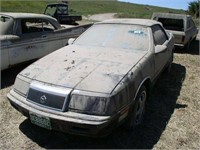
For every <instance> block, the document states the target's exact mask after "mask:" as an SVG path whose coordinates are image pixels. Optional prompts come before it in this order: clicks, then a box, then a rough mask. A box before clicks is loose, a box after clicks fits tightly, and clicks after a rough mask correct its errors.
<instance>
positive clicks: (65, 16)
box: [44, 3, 82, 25]
mask: <svg viewBox="0 0 200 150" xmlns="http://www.w3.org/2000/svg"><path fill="white" fill-rule="evenodd" d="M44 14H45V15H49V16H52V17H54V18H56V19H57V20H58V22H59V23H60V24H68V25H78V24H77V23H76V21H81V20H82V16H69V13H68V4H64V3H60V4H59V3H55V4H48V5H47V7H46V9H45V11H44Z"/></svg>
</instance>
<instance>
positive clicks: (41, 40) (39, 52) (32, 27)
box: [9, 18, 62, 65]
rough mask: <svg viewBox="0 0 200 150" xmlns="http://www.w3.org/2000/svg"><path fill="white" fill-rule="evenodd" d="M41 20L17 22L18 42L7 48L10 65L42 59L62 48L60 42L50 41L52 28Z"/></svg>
mask: <svg viewBox="0 0 200 150" xmlns="http://www.w3.org/2000/svg"><path fill="white" fill-rule="evenodd" d="M47 26H48V22H46V21H45V20H44V19H41V18H27V19H21V20H20V21H19V22H18V30H19V31H18V32H17V34H18V36H19V39H18V40H13V41H12V45H11V46H10V47H9V57H10V59H9V60H10V65H14V64H18V63H21V62H25V61H29V60H33V59H37V58H40V57H43V56H45V55H47V54H49V53H50V52H52V51H54V50H56V49H57V47H61V46H62V41H59V40H55V39H50V38H49V34H50V33H52V32H54V30H55V27H54V26H48V27H47Z"/></svg>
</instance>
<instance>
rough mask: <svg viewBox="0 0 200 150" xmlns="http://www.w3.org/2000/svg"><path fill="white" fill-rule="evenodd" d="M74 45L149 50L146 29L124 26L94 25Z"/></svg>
mask: <svg viewBox="0 0 200 150" xmlns="http://www.w3.org/2000/svg"><path fill="white" fill-rule="evenodd" d="M74 44H76V45H85V46H98V47H111V48H122V49H134V50H142V51H144V50H148V49H149V33H148V30H147V28H146V27H142V26H136V25H124V24H96V25H93V26H92V27H91V28H90V29H89V30H87V31H86V32H85V33H84V34H83V35H82V36H80V37H79V38H78V39H77V40H76V41H75V42H74Z"/></svg>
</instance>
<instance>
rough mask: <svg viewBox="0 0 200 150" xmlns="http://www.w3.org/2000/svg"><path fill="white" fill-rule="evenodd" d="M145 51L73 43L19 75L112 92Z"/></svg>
mask: <svg viewBox="0 0 200 150" xmlns="http://www.w3.org/2000/svg"><path fill="white" fill-rule="evenodd" d="M146 53H147V51H145V52H144V51H143V52H141V51H133V50H132V51H131V50H125V49H123V50H122V49H110V48H102V47H101V48H100V47H86V46H77V45H70V46H66V47H64V48H61V49H60V50H57V51H55V52H53V53H51V54H50V55H48V56H46V57H43V58H42V59H40V60H38V61H36V62H35V63H33V64H32V65H30V66H29V67H27V68H26V69H25V70H23V71H22V72H21V73H20V74H21V75H23V76H25V77H27V78H30V79H32V80H37V81H40V82H44V83H48V84H53V85H58V86H62V87H67V88H71V89H76V90H84V91H94V92H100V93H111V92H112V90H113V89H114V88H115V87H116V86H117V84H118V83H119V82H120V81H121V80H122V78H123V77H124V76H125V75H126V74H127V73H128V72H129V70H130V69H131V68H132V67H133V66H134V65H135V64H136V63H138V61H139V60H140V59H141V58H142V57H143V56H144V55H145V54H146Z"/></svg>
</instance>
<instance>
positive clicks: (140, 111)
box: [126, 85, 147, 129]
mask: <svg viewBox="0 0 200 150" xmlns="http://www.w3.org/2000/svg"><path fill="white" fill-rule="evenodd" d="M146 100H147V90H146V87H145V86H144V85H143V86H142V87H141V88H140V90H139V92H138V94H137V97H136V99H135V103H134V105H133V107H132V108H131V110H130V112H129V115H128V120H127V122H126V127H127V128H128V129H133V128H134V127H136V126H138V125H139V124H141V122H142V121H143V117H144V113H145V104H146Z"/></svg>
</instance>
